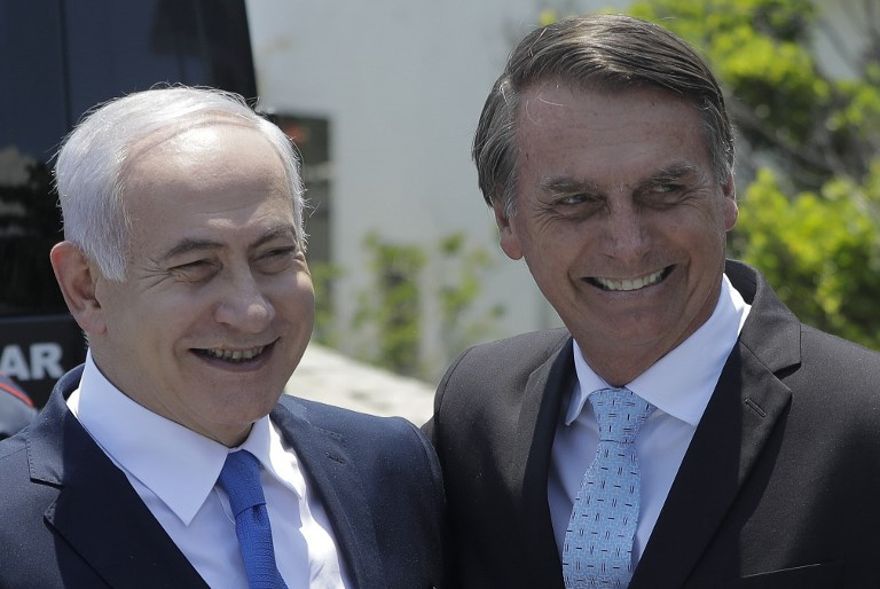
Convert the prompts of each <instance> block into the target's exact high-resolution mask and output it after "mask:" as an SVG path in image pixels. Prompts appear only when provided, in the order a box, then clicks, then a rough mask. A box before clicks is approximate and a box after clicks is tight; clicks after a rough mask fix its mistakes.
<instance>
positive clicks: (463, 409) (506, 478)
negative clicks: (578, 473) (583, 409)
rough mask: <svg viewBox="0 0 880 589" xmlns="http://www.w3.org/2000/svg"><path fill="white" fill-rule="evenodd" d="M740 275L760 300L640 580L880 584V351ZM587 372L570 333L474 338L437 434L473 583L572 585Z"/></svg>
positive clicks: (750, 296)
mask: <svg viewBox="0 0 880 589" xmlns="http://www.w3.org/2000/svg"><path fill="white" fill-rule="evenodd" d="M727 273H728V276H729V277H730V279H731V281H732V282H733V284H734V286H735V287H736V289H737V290H738V291H739V292H740V293H742V295H743V297H744V298H745V299H746V301H748V302H749V303H751V305H752V310H751V313H750V315H749V317H748V320H747V322H746V324H745V326H744V328H743V331H742V333H741V335H740V338H739V341H738V343H737V345H736V346H735V347H734V349H733V351H732V353H731V355H730V357H729V358H728V359H727V362H726V364H725V366H724V369H723V372H722V375H721V378H720V380H719V384H718V386H717V388H716V390H715V392H714V394H713V395H712V398H711V400H710V402H709V405H708V407H707V409H706V412H705V414H704V416H703V418H702V420H701V421H700V424H699V426H698V428H697V431H696V433H695V435H694V438H693V441H692V442H691V445H690V447H689V448H688V451H687V454H686V455H685V458H684V461H683V463H682V465H681V468H680V469H679V472H678V475H677V476H676V479H675V482H674V483H673V486H672V489H671V490H670V493H669V496H668V498H667V500H666V503H665V505H664V507H663V510H662V512H661V513H660V517H659V519H658V521H657V524H656V527H655V528H654V531H653V534H652V536H651V538H650V541H649V542H648V545H647V546H646V549H645V552H644V555H643V557H642V559H641V561H640V562H639V564H638V567H637V569H636V571H635V573H634V576H633V580H632V583H631V585H630V589H649V588H650V589H674V588H677V587H687V588H704V587H705V588H713V589H714V588H719V587H751V588H758V587H772V588H780V589H782V588H786V587H792V588H794V587H796V588H798V589H809V588H823V589H828V588H839V587H852V588H864V587H880V502H878V499H880V392H878V391H880V355H878V354H877V353H875V352H870V351H868V350H866V349H864V348H861V347H858V346H856V345H853V344H851V343H849V342H846V341H843V340H841V339H838V338H835V337H832V336H829V335H827V334H824V333H821V332H819V331H817V330H815V329H812V328H810V327H807V326H805V325H803V324H801V323H800V322H799V321H798V320H797V319H796V318H795V317H794V315H792V314H791V312H790V311H789V310H788V309H787V308H786V307H785V306H783V305H782V303H780V302H779V300H778V299H777V298H776V296H775V295H774V294H773V292H772V291H771V289H770V288H769V286H767V284H766V283H765V282H764V281H763V279H762V277H761V276H760V275H758V274H757V273H756V272H755V271H754V270H752V269H750V268H748V267H746V266H744V265H741V264H737V263H733V262H729V263H728V267H727ZM573 379H574V369H573V364H572V346H571V338H570V336H569V334H568V333H567V332H566V331H564V330H557V331H549V332H541V333H535V334H528V335H523V336H519V337H515V338H513V339H509V340H504V341H500V342H495V343H491V344H486V345H483V346H477V347H475V348H472V349H470V350H468V351H467V352H465V353H464V354H463V355H462V356H461V357H460V358H459V359H458V360H457V361H456V363H455V364H454V365H453V366H452V367H451V368H450V369H449V371H448V372H447V374H446V376H445V377H444V379H443V381H442V382H441V384H440V387H439V390H438V393H437V398H436V406H435V416H434V419H433V422H432V423H430V424H428V425H426V428H425V429H426V430H427V432H428V433H429V434H430V435H431V436H432V438H433V440H434V444H435V447H436V449H437V452H438V454H439V456H440V462H441V465H442V467H443V472H444V477H445V482H446V493H447V502H448V513H449V519H450V526H451V534H452V541H451V544H450V546H452V547H453V551H454V555H453V557H454V561H453V560H451V561H450V562H455V565H454V569H455V572H454V574H455V575H456V577H457V582H458V583H460V585H461V586H462V587H466V588H474V589H477V588H479V589H493V588H502V587H503V588H505V589H515V588H524V589H525V588H530V589H531V588H540V589H562V587H563V583H562V575H561V565H560V562H559V557H558V552H557V547H556V543H555V540H554V536H553V531H552V527H551V523H550V512H549V507H548V502H547V477H548V465H549V462H550V452H551V446H552V443H553V436H554V433H555V430H556V428H557V426H558V425H559V423H560V419H561V415H562V407H563V403H564V400H565V399H567V398H568V392H569V391H570V390H571V388H572V384H573Z"/></svg>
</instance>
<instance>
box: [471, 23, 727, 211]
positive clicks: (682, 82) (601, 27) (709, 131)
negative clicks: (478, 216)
mask: <svg viewBox="0 0 880 589" xmlns="http://www.w3.org/2000/svg"><path fill="white" fill-rule="evenodd" d="M550 79H558V80H560V81H562V82H568V83H573V84H576V85H578V86H579V87H582V88H586V87H588V86H590V85H592V86H593V87H596V88H598V89H601V90H625V89H628V88H636V87H646V86H647V87H659V88H662V89H665V90H667V91H669V92H672V93H674V94H677V95H679V96H681V97H682V98H684V99H686V100H688V101H690V102H692V103H693V104H694V106H695V107H696V108H697V109H699V111H700V114H701V116H702V118H703V123H704V129H705V133H706V139H707V144H708V148H709V155H710V158H711V160H712V166H713V170H714V172H715V176H716V178H717V179H718V181H720V182H724V181H726V180H727V179H728V178H729V177H730V175H731V174H732V173H733V163H734V140H733V131H732V129H731V125H730V120H729V119H728V116H727V111H726V109H725V106H724V97H723V95H722V93H721V89H720V88H719V86H718V82H717V81H716V80H715V77H714V76H713V75H712V72H711V71H710V70H709V67H708V66H707V65H706V63H705V61H703V59H702V58H701V57H700V56H699V55H697V53H696V52H695V51H694V50H693V49H692V48H691V47H690V46H689V45H687V44H686V43H685V42H684V41H682V40H681V39H679V38H678V37H676V36H675V35H673V34H672V33H670V32H669V31H667V30H666V29H664V28H662V27H659V26H657V25H655V24H652V23H649V22H646V21H642V20H639V19H636V18H632V17H628V16H620V15H591V16H580V17H570V18H566V19H563V20H560V21H558V22H556V23H553V24H551V25H548V26H545V27H541V28H538V29H536V30H534V31H532V32H531V33H529V34H528V35H527V36H526V37H525V38H524V39H523V40H522V41H521V42H520V43H519V45H517V47H516V49H514V50H513V53H511V55H510V58H509V59H508V61H507V66H506V67H505V69H504V72H503V73H502V74H501V77H499V78H498V80H497V81H496V82H495V85H494V86H493V87H492V91H491V92H490V93H489V97H488V98H487V99H486V103H485V105H484V106H483V111H482V113H481V114H480V122H479V125H478V126H477V132H476V135H475V137H474V145H473V158H474V161H475V163H476V165H477V173H478V176H479V183H480V190H481V191H482V192H483V198H485V200H486V203H487V204H489V206H492V205H493V204H494V203H496V202H501V203H502V204H503V206H504V212H505V214H506V215H507V216H510V215H512V214H513V213H514V212H515V210H516V203H515V194H516V159H517V150H516V124H517V120H516V115H517V111H518V109H519V104H520V96H521V95H522V93H523V92H524V91H525V90H526V89H527V88H529V87H532V86H534V85H535V84H538V83H540V82H542V81H546V80H550Z"/></svg>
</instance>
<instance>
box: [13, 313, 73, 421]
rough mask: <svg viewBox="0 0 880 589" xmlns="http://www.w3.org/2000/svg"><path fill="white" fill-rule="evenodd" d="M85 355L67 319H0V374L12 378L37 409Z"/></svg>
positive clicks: (46, 316) (37, 317) (65, 316)
mask: <svg viewBox="0 0 880 589" xmlns="http://www.w3.org/2000/svg"><path fill="white" fill-rule="evenodd" d="M85 353H86V345H85V338H84V337H83V334H82V331H81V330H80V328H79V326H78V325H77V324H76V322H75V321H74V320H73V318H72V317H71V316H70V315H40V316H29V317H0V372H3V373H4V374H6V375H7V376H11V377H12V378H14V379H15V380H16V381H17V382H18V384H19V385H21V388H23V389H24V390H25V392H27V393H28V394H29V395H30V396H31V398H32V399H33V400H34V404H35V405H37V406H39V407H42V406H43V405H44V404H45V403H46V399H48V398H49V393H51V392H52V387H53V386H54V384H55V381H56V380H58V378H59V377H60V376H61V375H62V374H64V373H65V372H67V371H68V370H70V369H71V368H73V367H74V366H76V365H78V364H81V363H82V362H83V360H85V356H86V354H85Z"/></svg>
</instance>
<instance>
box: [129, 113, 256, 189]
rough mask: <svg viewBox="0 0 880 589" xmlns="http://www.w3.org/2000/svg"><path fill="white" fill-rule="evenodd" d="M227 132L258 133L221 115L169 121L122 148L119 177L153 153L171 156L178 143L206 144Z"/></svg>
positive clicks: (214, 114)
mask: <svg viewBox="0 0 880 589" xmlns="http://www.w3.org/2000/svg"><path fill="white" fill-rule="evenodd" d="M228 129H243V130H251V131H253V132H254V133H259V131H257V129H255V128H254V126H253V124H251V123H250V122H248V121H245V120H244V119H242V118H240V117H236V116H233V115H230V114H228V113H221V112H216V113H207V114H203V115H200V116H199V117H197V118H194V119H187V120H181V121H173V122H169V123H167V124H164V125H162V126H159V127H157V128H155V129H152V130H150V131H149V132H147V133H146V134H145V135H144V136H142V137H140V138H139V139H136V140H135V141H133V142H132V143H131V144H130V145H128V146H127V147H126V148H125V152H124V153H122V154H120V155H121V157H122V158H123V165H122V168H121V176H123V177H124V176H125V173H126V171H128V168H130V167H131V166H132V165H135V164H137V163H138V162H139V161H142V160H143V159H144V158H147V157H149V156H151V155H153V154H162V153H163V152H165V153H169V154H170V153H174V151H175V150H179V147H180V145H181V144H183V143H186V142H188V141H193V140H195V141H201V142H202V143H203V144H205V140H206V139H208V138H210V137H217V136H218V134H220V133H222V132H223V131H224V130H228Z"/></svg>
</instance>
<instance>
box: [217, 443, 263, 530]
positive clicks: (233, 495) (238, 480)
mask: <svg viewBox="0 0 880 589" xmlns="http://www.w3.org/2000/svg"><path fill="white" fill-rule="evenodd" d="M260 469H261V466H260V461H259V460H257V457H256V456H254V455H253V454H251V453H250V452H248V451H247V450H239V451H238V452H232V453H230V454H229V455H227V456H226V462H225V463H224V464H223V469H222V470H221V471H220V478H218V479H217V482H218V483H219V484H220V486H221V487H223V490H224V491H226V494H227V495H228V496H229V506H230V507H231V508H232V513H233V514H234V515H235V516H236V517H238V514H239V513H241V512H242V511H244V510H246V509H250V508H251V507H253V506H255V505H262V504H264V503H266V499H265V497H264V496H263V486H262V485H261V484H260Z"/></svg>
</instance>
